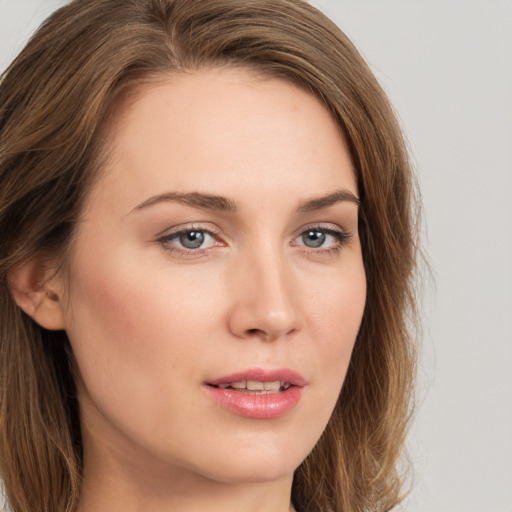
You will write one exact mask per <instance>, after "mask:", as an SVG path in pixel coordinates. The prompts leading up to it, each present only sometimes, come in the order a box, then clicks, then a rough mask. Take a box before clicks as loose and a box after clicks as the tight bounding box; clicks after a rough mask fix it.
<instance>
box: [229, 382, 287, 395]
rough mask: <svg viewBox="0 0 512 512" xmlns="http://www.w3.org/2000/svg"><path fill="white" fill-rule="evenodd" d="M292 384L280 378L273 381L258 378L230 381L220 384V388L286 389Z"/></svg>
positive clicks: (251, 389) (276, 390) (248, 389)
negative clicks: (262, 380) (263, 380)
mask: <svg viewBox="0 0 512 512" xmlns="http://www.w3.org/2000/svg"><path fill="white" fill-rule="evenodd" d="M290 386H291V384H290V383H288V382H281V381H279V380H275V381H272V382H261V381H258V380H241V381H237V382H230V383H225V384H219V388H221V389H227V388H232V389H239V390H247V391H275V392H278V391H285V390H286V389H288V388H289V387H290Z"/></svg>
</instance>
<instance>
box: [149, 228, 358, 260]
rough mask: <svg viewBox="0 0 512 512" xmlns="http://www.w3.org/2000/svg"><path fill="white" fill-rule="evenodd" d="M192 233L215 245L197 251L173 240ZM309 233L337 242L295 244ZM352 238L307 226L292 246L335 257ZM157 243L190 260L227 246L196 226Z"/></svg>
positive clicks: (216, 237)
mask: <svg viewBox="0 0 512 512" xmlns="http://www.w3.org/2000/svg"><path fill="white" fill-rule="evenodd" d="M192 232H197V233H202V234H203V235H204V234H206V235H208V236H210V237H212V239H213V240H214V243H213V244H212V245H211V246H210V247H206V248H201V247H199V248H197V249H188V248H185V247H180V246H178V245H176V243H173V242H172V241H173V240H176V239H177V238H179V237H180V236H182V235H186V234H187V233H192ZM308 232H315V233H322V234H323V235H327V236H332V237H333V238H334V240H335V243H334V245H332V246H331V247H326V248H322V247H319V248H311V247H307V246H306V245H302V244H296V243H295V240H297V239H298V238H300V237H303V236H304V235H305V234H306V233H308ZM351 238H352V235H351V234H350V233H348V232H347V231H345V230H343V229H341V228H333V226H332V225H328V226H325V225H321V224H320V225H319V224H315V225H311V226H306V227H304V228H302V230H301V231H300V233H299V234H298V235H297V236H295V237H294V239H293V241H292V242H291V244H290V245H292V246H294V247H302V251H303V252H306V253H308V254H313V255H322V256H323V255H325V256H334V255H336V254H338V253H339V252H341V250H342V249H343V247H345V245H346V244H347V243H348V242H349V241H350V239H351ZM157 243H158V244H160V246H161V247H162V248H163V249H164V250H165V251H167V252H169V253H171V254H173V255H176V256H179V257H188V258H197V257H202V256H206V255H208V254H209V252H210V249H212V248H213V247H215V246H217V247H222V246H224V245H225V244H223V243H222V242H221V241H219V233H217V232H215V231H214V230H211V229H206V228H203V227H200V226H194V225H191V226H187V227H185V228H182V229H179V230H178V231H174V232H172V233H168V234H166V235H164V236H162V237H160V238H158V240H157Z"/></svg>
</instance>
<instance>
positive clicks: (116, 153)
mask: <svg viewBox="0 0 512 512" xmlns="http://www.w3.org/2000/svg"><path fill="white" fill-rule="evenodd" d="M0 87H1V106H0V177H1V192H0V194H1V196H0V212H1V217H0V225H1V233H2V237H1V240H2V243H1V254H0V258H1V266H0V268H1V279H2V299H1V301H2V306H1V308H0V309H1V311H2V315H3V316H2V322H1V325H2V334H1V340H0V343H1V351H2V358H1V362H0V367H1V374H0V375H1V384H0V386H1V402H0V404H1V408H0V418H1V434H2V437H1V445H0V446H1V451H0V454H1V457H0V460H1V466H0V467H1V476H2V478H3V480H4V481H5V486H6V489H7V494H8V498H9V502H10V505H11V508H12V510H14V511H16V512H18V511H24V512H29V511H30V512H35V511H39V510H41V511H43V510H44V511H61V510H62V511H79V512H87V511H95V512H101V511H103V510H109V511H115V510H123V511H129V510H145V511H164V510H180V511H188V510H209V511H216V510H247V511H250V510H258V511H269V512H270V511H273V512H274V511H275V512H277V511H285V510H297V511H303V512H306V511H307V512H316V511H318V512H319V511H328V510H329V511H330V510H332V511H342V510H343V511H344V512H349V511H350V512H352V511H369V510H372V511H373V510H390V509H391V508H392V507H393V506H395V505H396V504H397V503H398V502H399V501H400V498H401V486H402V482H401V477H400V474H399V472H398V470H397V462H398V457H399V455H400V451H401V447H402V444H403V440H404V436H405V431H406V425H407V420H408V417H409V412H410V392H411V381H412V371H413V350H412V345H411V341H410V337H409V334H408V331H407V327H406V317H407V314H408V313H410V312H411V311H412V306H413V301H412V299H413V292H412V281H411V278H412V275H413V269H414V259H415V244H414V229H413V228H414V225H413V211H412V204H411V174H410V169H409V165H408V161H407V154H406V150H405V148H404V144H403V141H402V138H401V135H400V131H399V128H398V125H397V122H396V120H395V118H394V116H393V113H392V110H391V108H390V106H389V104H388V101H387V99H386V98H385V96H384V94H383V93H382V91H381V89H380V87H379V86H378V84H377V83H376V81H375V79H374V77H373V76H372V75H371V73H370V71H369V70H368V68H367V67H366V65H365V64H364V62H363V60H362V59H361V57H360V56H359V54H358V53H357V51H356V50H355V49H354V47H353V46H352V45H351V43H350V42H349V41H348V40H347V38H346V37H345V36H344V35H343V34H342V33H341V32H340V31H339V29H338V28H337V27H336V26H335V25H334V24H332V23H331V22H330V21H329V20H327V19H326V18H325V17H324V16H323V15H322V14H321V13H320V12H318V11H317V10H315V9H314V8H313V7H311V6H309V5H307V4H305V3H303V2H302V1H299V0H253V1H248V2H239V1H238V0H218V1H211V2H191V1H190V0H97V1H95V2H89V1H85V0H75V1H73V2H71V3H70V4H69V5H67V6H66V7H64V8H62V9H60V10H59V11H57V12H56V13H55V14H54V15H52V16H51V17H50V19H49V20H48V21H47V22H46V23H45V24H44V25H43V27H42V28H41V29H40V30H39V31H38V32H37V33H36V34H35V36H34V37H33V38H32V40H31V41H30V42H29V44H28V45H27V47H26V48H25V49H24V50H23V51H22V53H21V54H20V55H19V57H18V58H17V59H16V60H15V61H14V63H13V64H12V65H11V66H10V68H9V69H8V70H7V72H6V73H5V75H4V76H3V78H2V82H1V85H0Z"/></svg>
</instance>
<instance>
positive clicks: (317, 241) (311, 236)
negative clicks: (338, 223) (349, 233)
mask: <svg viewBox="0 0 512 512" xmlns="http://www.w3.org/2000/svg"><path fill="white" fill-rule="evenodd" d="M302 241H303V242H304V245H306V246H307V247H320V246H322V245H323V244H324V242H325V233H322V232H321V231H308V232H307V233H304V234H303V235H302Z"/></svg>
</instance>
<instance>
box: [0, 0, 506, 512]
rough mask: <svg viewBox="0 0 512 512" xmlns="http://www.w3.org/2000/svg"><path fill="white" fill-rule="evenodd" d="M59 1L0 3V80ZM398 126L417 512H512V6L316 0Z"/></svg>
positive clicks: (455, 0)
mask: <svg viewBox="0 0 512 512" xmlns="http://www.w3.org/2000/svg"><path fill="white" fill-rule="evenodd" d="M62 3H63V2H61V1H59V0H0V69H4V68H5V66H6V65H7V64H8V62H9V61H10V60H11V59H12V58H13V57H14V56H15V54H16V53H17V52H18V51H19V50H20V49H21V48H22V46H23V44H24V42H25V41H26V39H27V37H28V36H29V34H30V33H31V32H32V31H33V30H34V29H35V28H36V27H37V25H38V24H39V23H40V22H41V21H42V20H43V19H44V17H45V16H46V15H47V14H48V13H49V12H51V11H52V10H53V9H55V8H56V7H58V6H59V5H62ZM313 3H314V4H315V5H317V6H318V7H320V8H321V9H322V10H323V11H324V12H325V13H327V14H328V15H329V16H330V17H331V18H333V19H334V20H335V21H336V22H337V23H338V25H339V26H340V27H341V28H342V29H343V30H344V31H345V32H346V33H347V35H348V36H349V37H351V38H352V40H353V41H354V43H355V44H356V46H357V47H358V48H359V49H360V51H361V52H362V54H363V55H364V57H365V58H366V59H367V61H368V63H369V64H370V66H371V67H372V69H373V70H374V72H375V74H376V75H377V78H378V79H379V81H380V82H381V84H382V85H383V86H384V88H385V90H386V91H387V92H388V94H389V96H390V98H391V100H392V102H393V103H394V105H395V107H396V110H397V112H398V114H399V117H400V119H401V120H402V125H403V128H404V131H405V133H406V136H407V138H408V141H409V145H410V148H411V152H412V154H413V157H414V163H415V168H416V171H417V174H418V178H419V182H420V186H421V189H422V195H423V202H424V214H425V225H426V227H425V229H424V233H423V238H424V244H425V247H426V250H427V253H428V256H429V260H430V264H431V266H432V268H433V273H434V279H435V284H434V283H433V281H430V283H427V286H426V288H425V304H424V308H423V310H424V314H423V319H424V340H423V344H422V355H421V360H420V368H419V373H420V375H419V377H420V379H419V387H418V408H417V413H416V417H415V422H414V426H413V430H412V432H411V435H410V438H409V450H410V454H411V458H412V460H413V463H414V466H415V475H414V480H413V484H414V487H413V492H412V494H411V495H410V497H409V498H408V499H407V501H406V502H405V504H404V506H403V507H402V509H403V510H405V511H407V512H409V511H411V512H412V511H414V512H512V371H511V367H512V202H511V199H510V195H511V192H512V2H511V1H510V0H445V1H442V0H317V1H314V2H313Z"/></svg>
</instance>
